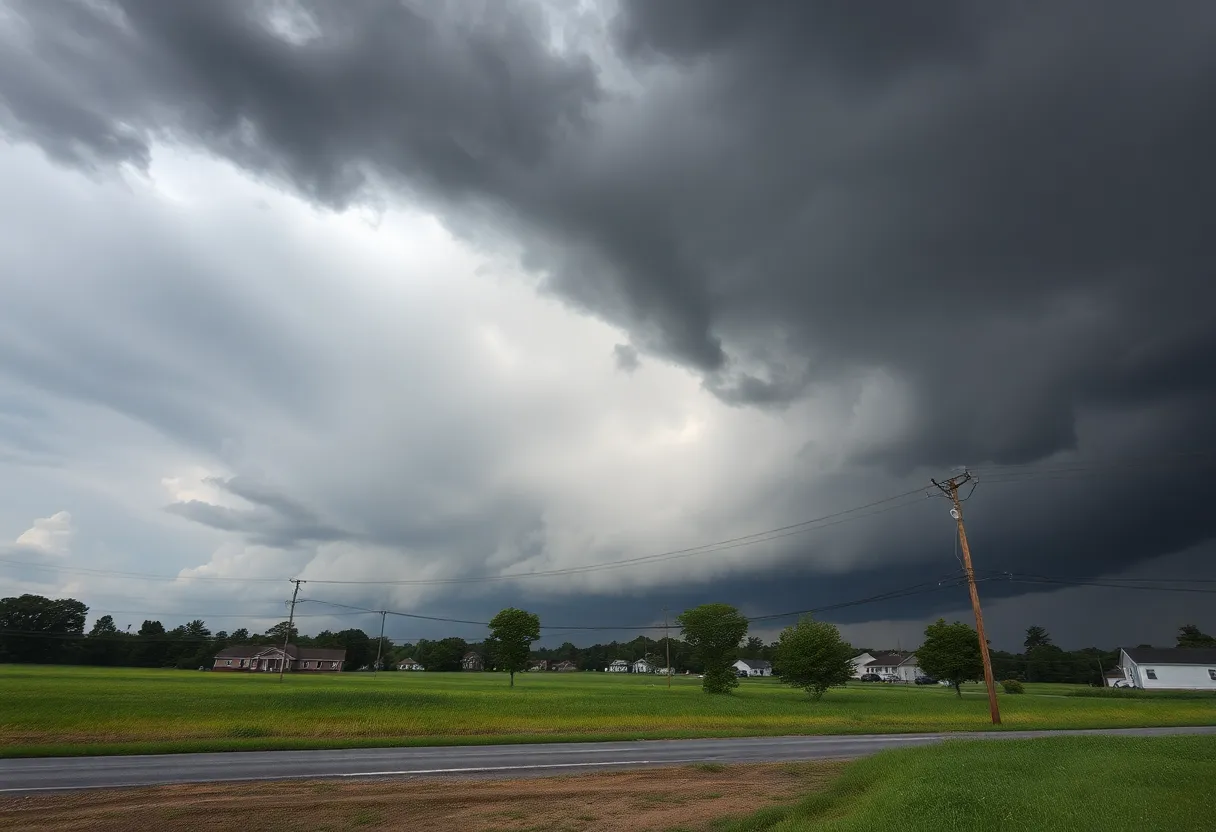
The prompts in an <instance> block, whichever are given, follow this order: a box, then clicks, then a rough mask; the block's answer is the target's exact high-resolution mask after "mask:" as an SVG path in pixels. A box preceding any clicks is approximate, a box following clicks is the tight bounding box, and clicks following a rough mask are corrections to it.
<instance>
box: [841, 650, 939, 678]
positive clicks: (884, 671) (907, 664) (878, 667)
mask: <svg viewBox="0 0 1216 832" xmlns="http://www.w3.org/2000/svg"><path fill="white" fill-rule="evenodd" d="M851 661H852V662H853V666H854V667H855V668H856V670H855V671H854V676H853V678H855V679H859V678H861V675H862V674H863V673H877V674H878V675H879V676H886V675H888V674H889V675H892V676H898V677H899V679H900V681H901V682H915V681H916V680H917V679H918V678H920V677H921V676H924V675H925V674H924V672H923V671H922V670H921V669H920V665H919V664H917V662H916V654H915V653H875V654H873V655H871V654H869V653H862V654H861V655H860V656H856V657H854V658H853V659H852V660H851Z"/></svg>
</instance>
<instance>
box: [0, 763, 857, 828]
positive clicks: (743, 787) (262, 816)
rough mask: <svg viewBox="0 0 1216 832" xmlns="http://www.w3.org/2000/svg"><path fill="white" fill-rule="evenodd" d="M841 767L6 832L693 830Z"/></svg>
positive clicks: (156, 816)
mask: <svg viewBox="0 0 1216 832" xmlns="http://www.w3.org/2000/svg"><path fill="white" fill-rule="evenodd" d="M843 765H844V763H840V762H816V763H796V764H788V763H787V764H772V765H749V766H729V767H726V768H724V769H722V770H716V769H712V768H710V767H691V766H689V767H682V768H663V769H647V770H642V771H627V772H615V773H611V774H585V775H579V776H573V777H550V778H543V779H542V778H533V779H526V780H495V781H477V782H469V781H451V780H448V781H443V780H430V779H425V780H422V779H415V780H378V781H372V782H367V781H360V782H350V781H342V782H334V781H304V782H299V781H291V782H278V783H256V784H207V785H198V786H161V787H157V788H148V789H116V790H96V791H89V792H77V793H73V794H64V795H38V796H31V797H7V798H2V799H0V829H3V830H29V831H30V832H34V830H39V831H40V832H41V831H42V830H56V832H69V831H71V830H81V832H83V830H89V832H127V830H132V829H134V830H157V832H161V831H162V830H163V831H164V832H174V830H183V832H185V830H191V831H192V832H193V830H199V832H227V830H239V832H255V831H258V830H268V831H269V832H322V830H386V829H410V830H413V832H443V830H461V832H491V830H495V831H497V830H503V832H541V830H556V832H582V830H596V831H597V832H598V830H648V829H649V830H668V829H686V830H696V829H703V828H705V827H706V826H707V825H708V824H709V823H710V821H712V820H714V819H717V818H720V817H724V816H729V815H742V814H747V813H749V812H752V811H755V810H756V809H758V808H762V807H764V806H769V805H773V804H777V803H784V802H791V801H793V800H795V799H796V798H797V797H799V796H800V795H803V794H806V793H807V792H810V791H815V790H818V789H821V788H823V787H824V786H826V784H827V783H828V782H830V781H831V780H832V779H833V778H834V777H835V776H836V774H837V773H838V772H839V771H840V769H841V767H842V766H843Z"/></svg>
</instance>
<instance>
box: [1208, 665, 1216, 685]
mask: <svg viewBox="0 0 1216 832" xmlns="http://www.w3.org/2000/svg"><path fill="white" fill-rule="evenodd" d="M1208 678H1209V679H1211V680H1212V681H1213V682H1216V668H1211V667H1209V668H1208Z"/></svg>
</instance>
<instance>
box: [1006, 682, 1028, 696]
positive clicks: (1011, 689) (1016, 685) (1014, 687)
mask: <svg viewBox="0 0 1216 832" xmlns="http://www.w3.org/2000/svg"><path fill="white" fill-rule="evenodd" d="M1001 687H1003V688H1004V689H1005V693H1025V692H1026V686H1025V685H1023V684H1022V683H1021V682H1019V681H1018V680H1017V679H1006V680H1005V681H1003V682H1001Z"/></svg>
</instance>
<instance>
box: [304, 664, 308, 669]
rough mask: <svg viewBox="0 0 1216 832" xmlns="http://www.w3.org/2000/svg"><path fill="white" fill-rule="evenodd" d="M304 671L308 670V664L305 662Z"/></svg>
mask: <svg viewBox="0 0 1216 832" xmlns="http://www.w3.org/2000/svg"><path fill="white" fill-rule="evenodd" d="M304 669H305V670H308V662H304Z"/></svg>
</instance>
